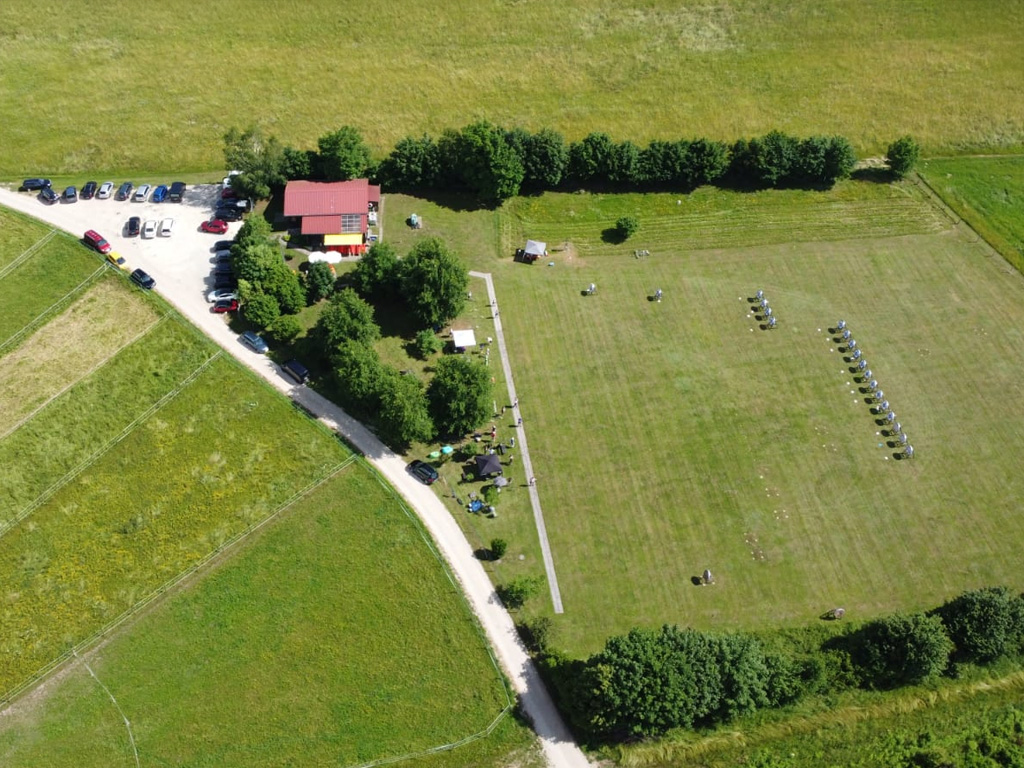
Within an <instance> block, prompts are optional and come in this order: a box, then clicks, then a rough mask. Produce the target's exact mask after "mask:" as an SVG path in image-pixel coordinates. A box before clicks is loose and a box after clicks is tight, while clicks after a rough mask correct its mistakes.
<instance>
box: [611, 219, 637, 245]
mask: <svg viewBox="0 0 1024 768" xmlns="http://www.w3.org/2000/svg"><path fill="white" fill-rule="evenodd" d="M638 229H640V220H639V219H638V218H637V217H636V216H622V217H621V218H620V219H619V220H618V221H616V222H615V233H616V235H618V237H619V239H620V240H628V239H629V238H631V237H632V236H633V235H635V234H636V231H637V230H638Z"/></svg>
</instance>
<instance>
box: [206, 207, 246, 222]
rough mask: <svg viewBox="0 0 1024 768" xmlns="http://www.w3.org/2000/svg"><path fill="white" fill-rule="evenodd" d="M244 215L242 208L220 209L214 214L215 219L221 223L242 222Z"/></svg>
mask: <svg viewBox="0 0 1024 768" xmlns="http://www.w3.org/2000/svg"><path fill="white" fill-rule="evenodd" d="M243 216H244V213H243V211H242V209H241V208H223V207H221V208H218V209H217V210H216V211H214V213H213V217H214V218H215V219H220V220H221V221H241V220H242V217H243Z"/></svg>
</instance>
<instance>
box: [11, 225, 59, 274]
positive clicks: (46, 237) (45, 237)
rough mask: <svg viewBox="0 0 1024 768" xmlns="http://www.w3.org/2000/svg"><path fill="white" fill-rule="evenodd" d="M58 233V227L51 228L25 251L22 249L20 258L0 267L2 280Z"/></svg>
mask: <svg viewBox="0 0 1024 768" xmlns="http://www.w3.org/2000/svg"><path fill="white" fill-rule="evenodd" d="M56 234H57V230H56V229H51V230H50V231H49V232H47V233H46V234H45V235H43V236H42V237H41V238H39V239H38V240H36V241H35V242H34V243H32V245H30V246H29V247H28V248H26V249H25V250H24V251H22V253H21V255H20V256H18V258H16V259H15V260H14V261H12V262H11V263H10V264H8V265H7V266H6V267H4V268H3V269H0V280H3V279H4V277H6V276H7V273H8V272H11V271H12V270H14V269H15V268H16V267H17V266H18V265H19V264H21V263H22V262H23V261H25V260H27V259H29V258H31V257H32V255H33V254H35V253H36V252H37V251H39V249H40V248H42V247H43V246H44V245H46V244H47V243H48V242H50V241H51V240H52V239H53V236H54V235H56Z"/></svg>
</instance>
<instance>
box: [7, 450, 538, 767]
mask: <svg viewBox="0 0 1024 768" xmlns="http://www.w3.org/2000/svg"><path fill="white" fill-rule="evenodd" d="M343 464H344V471H342V470H341V469H336V470H335V471H334V472H332V473H331V474H330V476H329V477H327V478H326V479H322V480H320V481H319V482H320V483H321V484H320V485H319V486H318V487H316V488H314V489H311V490H309V491H308V492H307V493H306V494H305V495H304V496H302V497H301V498H299V499H297V500H295V501H294V502H293V503H292V504H291V505H290V506H288V507H287V508H285V509H282V510H280V512H279V514H278V517H277V518H276V519H275V521H274V523H273V524H272V525H266V526H264V527H263V528H262V529H261V530H260V531H259V532H258V533H257V532H255V531H254V532H252V533H247V534H246V535H247V538H246V541H245V543H244V546H236V547H235V552H234V553H233V554H232V556H231V557H222V556H221V555H222V554H223V553H220V554H217V555H216V556H215V563H211V564H210V565H212V567H204V568H203V569H201V570H200V571H198V572H197V573H195V574H194V576H193V577H192V579H191V580H190V582H189V588H188V589H187V590H169V591H167V592H165V593H164V597H163V598H162V599H160V600H158V601H156V602H154V603H151V604H150V607H149V608H148V609H147V610H145V611H136V612H135V613H134V617H135V618H133V619H132V620H131V621H129V622H127V623H125V624H123V625H122V626H121V628H120V629H118V630H117V631H116V632H110V631H108V632H107V633H106V635H105V636H104V637H103V638H102V642H100V643H98V644H96V645H94V647H93V649H92V650H91V651H90V652H89V654H88V655H86V654H84V653H83V652H82V651H79V654H80V658H82V659H85V660H87V661H88V663H89V665H90V667H91V668H92V669H93V671H94V672H95V674H96V677H97V678H98V679H99V680H102V682H103V685H104V686H105V687H107V688H108V689H109V690H110V691H111V693H112V694H113V695H114V696H116V698H117V701H118V704H119V706H120V707H121V709H122V710H123V711H124V713H125V715H126V716H127V717H128V718H130V721H131V727H132V730H133V733H134V738H135V740H136V742H137V745H138V749H139V753H140V756H141V757H142V759H143V761H144V762H156V763H159V764H164V763H167V764H172V763H173V764H181V765H186V764H187V765H191V764H197V760H198V761H201V758H209V757H210V756H211V755H215V756H216V760H217V764H218V765H219V766H223V768H242V766H250V765H252V760H253V758H252V756H253V755H254V754H258V755H260V762H261V764H266V765H283V764H286V763H288V762H295V761H298V762H300V763H302V764H309V765H324V764H332V765H349V766H355V765H385V764H391V763H395V762H398V761H403V760H409V759H412V758H414V757H416V758H417V763H418V764H424V765H426V766H428V768H447V767H449V766H450V767H452V768H454V767H455V766H460V765H494V764H504V763H505V762H506V761H507V760H508V758H509V754H510V753H515V758H516V759H515V764H517V765H526V766H532V765H534V761H535V760H536V758H535V757H533V756H532V755H529V754H524V753H526V752H528V751H529V749H530V743H531V742H530V739H529V738H528V736H527V734H526V731H525V729H523V728H522V727H521V726H518V725H516V721H515V720H514V719H513V718H510V717H508V716H507V714H506V712H507V711H508V708H509V705H510V701H509V696H508V691H507V688H506V685H505V682H504V680H503V678H502V676H501V673H500V671H499V669H498V667H497V666H496V665H495V663H494V661H493V659H492V658H491V657H490V655H489V653H488V649H487V646H486V643H485V642H484V640H483V638H482V634H481V630H480V627H479V625H478V624H476V622H475V621H474V619H473V618H472V615H471V613H470V612H469V611H468V610H467V609H466V605H465V600H464V597H463V596H462V594H461V591H460V590H459V588H458V586H457V584H456V583H455V582H454V580H453V578H452V576H451V574H450V573H449V572H448V571H447V569H446V567H445V566H444V563H443V561H442V560H440V559H439V557H438V555H437V553H436V551H434V549H433V547H432V545H431V543H430V541H429V536H425V534H424V532H423V529H422V526H421V525H420V524H419V522H418V520H416V519H415V517H414V516H412V515H411V513H410V512H409V510H408V509H407V508H405V506H404V504H402V502H401V500H400V499H398V498H397V497H396V496H395V494H394V491H393V489H391V488H389V487H387V486H386V485H384V484H382V483H381V482H380V478H379V476H378V475H377V473H376V472H375V471H373V470H372V469H371V468H370V467H369V466H368V465H367V464H366V463H365V462H363V461H362V460H360V459H358V458H357V457H355V456H348V457H346V458H345V460H344V462H343ZM253 533H255V534H256V535H252V534H253ZM382 573H387V578H386V579H381V574H382ZM311 575H314V576H312V577H311ZM168 658H173V659H174V663H173V664H169V663H167V659H168ZM211 690H215V691H216V692H217V695H210V691H211ZM5 714H6V715H7V716H6V717H5V718H4V719H3V722H0V754H3V755H4V756H5V765H8V766H10V767H11V768H22V767H23V766H30V765H38V764H40V762H41V760H42V759H43V758H45V759H49V760H50V761H52V762H54V763H55V764H63V763H65V762H67V761H68V760H71V759H73V760H74V763H75V764H76V765H78V766H80V768H99V766H108V765H110V764H112V763H116V762H119V761H122V760H128V761H129V762H130V761H131V760H132V752H131V748H130V745H129V740H128V737H127V735H126V732H125V728H124V724H123V721H122V720H121V719H120V718H119V717H117V716H116V714H115V711H114V709H113V707H112V705H111V703H110V700H109V698H107V697H106V696H104V695H102V694H101V692H100V691H99V689H98V687H97V684H96V682H95V681H94V680H93V679H92V678H91V677H90V676H89V675H88V674H87V673H86V671H85V670H83V669H82V668H81V667H80V666H77V665H75V664H71V665H69V667H68V669H67V672H66V674H62V675H61V676H60V677H59V678H55V679H53V680H52V681H51V682H49V683H48V684H47V687H46V689H45V694H44V695H41V696H30V697H23V698H21V699H20V700H18V701H17V702H15V704H14V705H13V706H12V708H11V709H9V710H7V712H6V713H5ZM66 726H70V727H66ZM183 733H186V734H188V736H187V737H184V738H183V737H182V734H183ZM40 734H45V738H40ZM478 734H483V736H481V737H480V738H474V737H476V736H477V735H478Z"/></svg>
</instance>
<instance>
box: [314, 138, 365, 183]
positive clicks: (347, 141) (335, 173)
mask: <svg viewBox="0 0 1024 768" xmlns="http://www.w3.org/2000/svg"><path fill="white" fill-rule="evenodd" d="M317 147H318V149H319V153H318V155H317V164H318V166H319V170H320V176H321V177H322V178H324V179H326V180H327V181H347V180H348V179H355V178H357V177H360V176H362V175H364V174H365V173H366V171H367V169H368V168H369V167H370V150H369V148H368V147H367V146H366V144H364V143H363V137H362V135H361V134H360V133H359V130H358V129H356V128H354V127H352V126H351V125H343V126H342V127H341V128H339V129H338V130H336V131H333V132H332V133H325V134H324V135H323V136H321V137H320V138H319V139H317Z"/></svg>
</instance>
